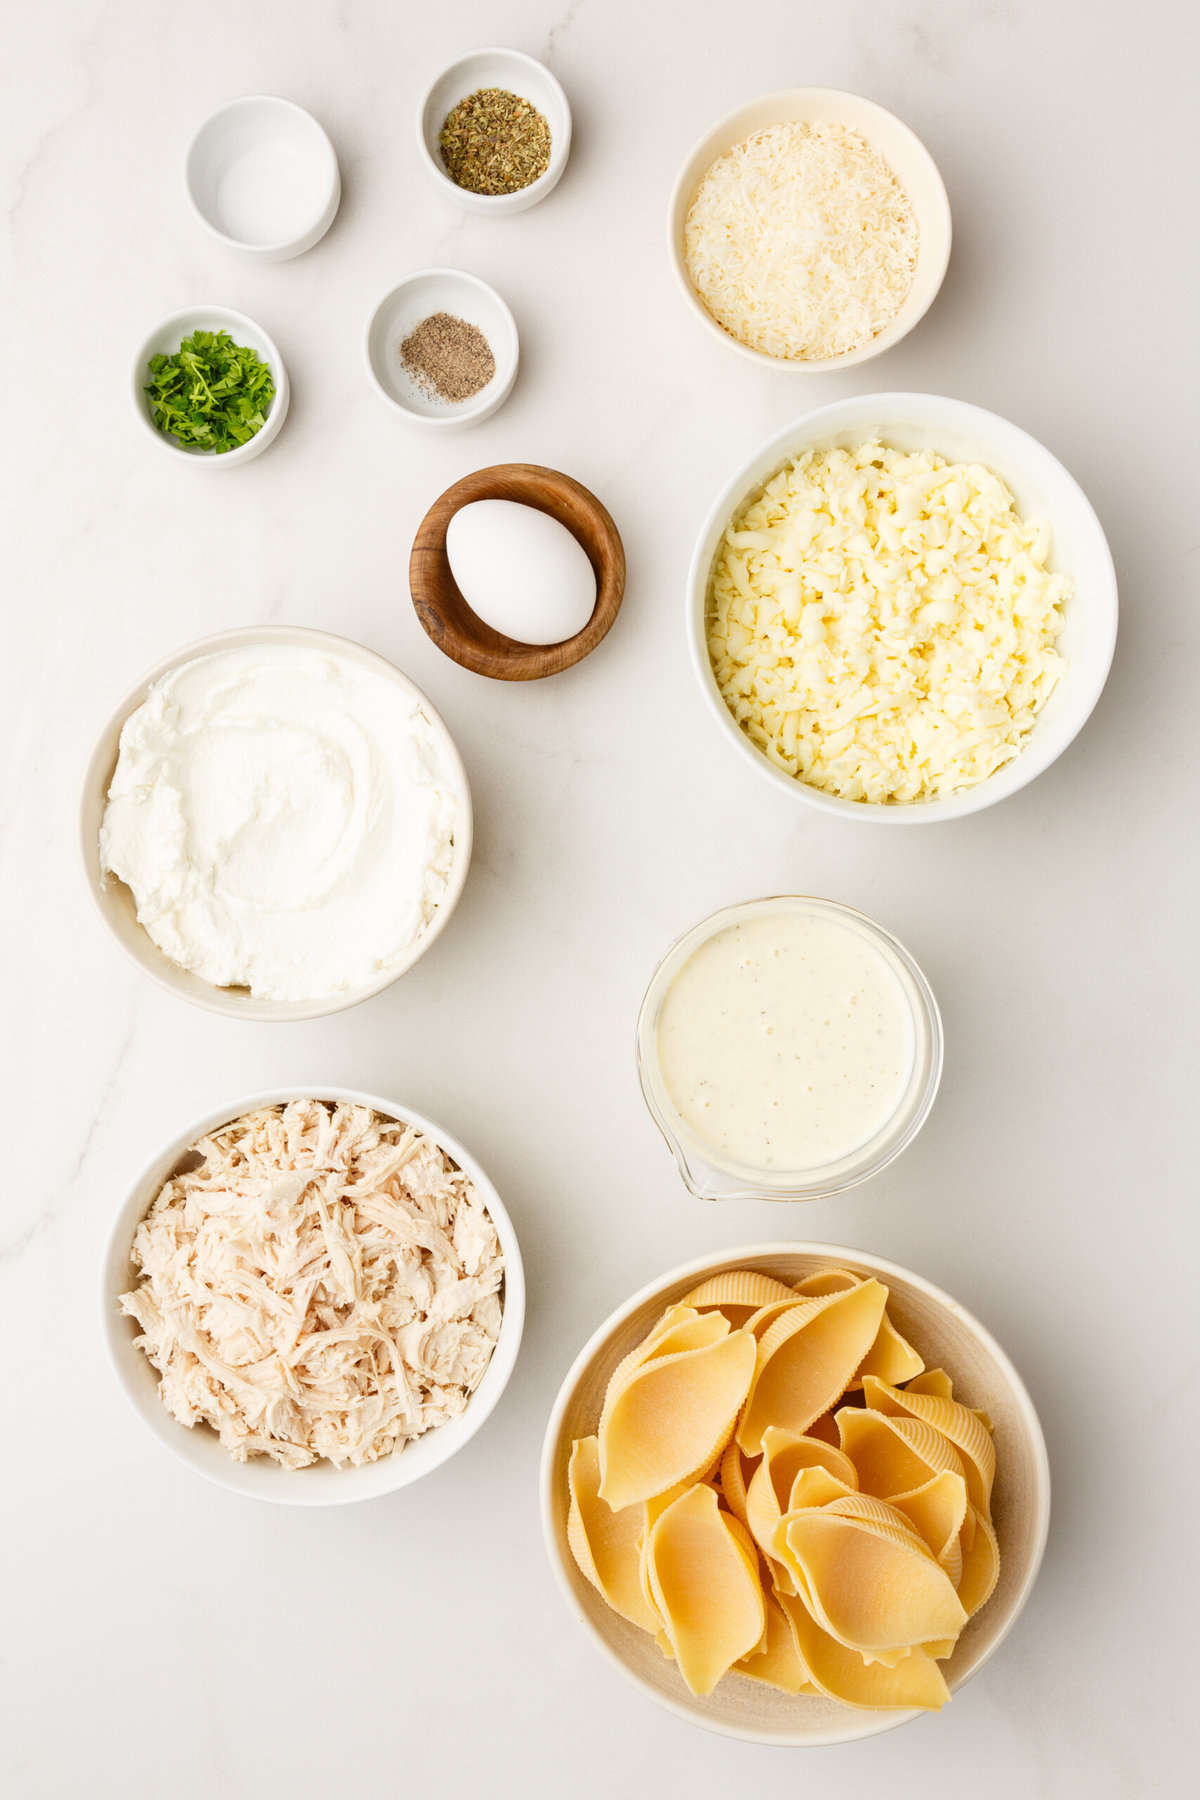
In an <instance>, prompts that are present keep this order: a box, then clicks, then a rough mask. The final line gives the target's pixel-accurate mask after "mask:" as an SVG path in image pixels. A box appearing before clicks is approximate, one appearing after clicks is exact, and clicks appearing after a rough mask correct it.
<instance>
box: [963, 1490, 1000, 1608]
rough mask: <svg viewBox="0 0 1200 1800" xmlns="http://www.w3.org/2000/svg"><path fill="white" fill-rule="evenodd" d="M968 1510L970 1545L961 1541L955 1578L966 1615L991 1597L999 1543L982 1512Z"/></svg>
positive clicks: (994, 1581)
mask: <svg viewBox="0 0 1200 1800" xmlns="http://www.w3.org/2000/svg"><path fill="white" fill-rule="evenodd" d="M972 1512H973V1518H972V1525H973V1531H972V1536H971V1544H970V1547H969V1548H968V1547H967V1545H966V1543H965V1542H964V1544H963V1565H962V1574H961V1575H960V1577H959V1581H958V1597H959V1599H960V1600H961V1601H962V1603H963V1606H964V1608H965V1609H966V1613H967V1617H968V1618H970V1617H972V1616H973V1615H974V1614H975V1613H977V1612H978V1611H979V1609H980V1607H981V1606H983V1605H985V1604H986V1603H987V1601H989V1600H990V1599H991V1597H992V1594H993V1593H994V1592H995V1588H996V1583H997V1581H998V1580H999V1579H1000V1545H999V1543H998V1542H997V1539H996V1528H995V1526H994V1525H993V1524H992V1521H991V1520H990V1519H988V1518H985V1517H984V1515H983V1514H982V1513H979V1512H974V1509H972Z"/></svg>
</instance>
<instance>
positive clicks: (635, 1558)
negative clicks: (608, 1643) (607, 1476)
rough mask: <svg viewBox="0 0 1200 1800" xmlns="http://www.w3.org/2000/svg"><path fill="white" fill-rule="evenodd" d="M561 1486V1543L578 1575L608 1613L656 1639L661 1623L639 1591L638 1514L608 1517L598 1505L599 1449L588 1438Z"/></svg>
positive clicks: (579, 1443) (636, 1510)
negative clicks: (564, 1511)
mask: <svg viewBox="0 0 1200 1800" xmlns="http://www.w3.org/2000/svg"><path fill="white" fill-rule="evenodd" d="M567 1485H568V1489H569V1491H570V1496H571V1505H570V1510H569V1512H568V1515H567V1543H568V1544H569V1545H570V1549H571V1554H572V1556H573V1557H574V1558H575V1561H576V1562H577V1563H578V1565H579V1568H580V1570H581V1571H582V1573H583V1574H584V1575H585V1576H586V1577H587V1579H588V1580H589V1581H590V1582H591V1584H592V1586H593V1587H594V1588H595V1589H596V1591H597V1593H599V1594H600V1595H601V1596H602V1597H603V1598H604V1599H605V1600H607V1602H608V1604H609V1605H610V1606H611V1607H612V1609H613V1611H614V1612H619V1613H620V1615H621V1617H622V1618H623V1619H628V1620H629V1622H630V1624H631V1625H637V1626H640V1628H641V1629H642V1630H643V1631H649V1632H653V1633H655V1634H657V1633H658V1632H659V1631H661V1630H662V1620H661V1619H660V1618H659V1616H658V1614H657V1612H655V1610H654V1609H653V1607H652V1606H651V1605H649V1604H648V1603H647V1600H646V1597H645V1595H644V1594H643V1591H642V1582H641V1561H642V1532H643V1527H644V1519H643V1513H642V1509H641V1507H638V1506H628V1507H623V1508H622V1510H621V1511H620V1512H614V1511H613V1510H612V1508H611V1506H609V1505H608V1503H607V1502H606V1501H604V1500H601V1498H600V1448H599V1444H598V1443H597V1441H596V1439H595V1438H594V1437H588V1438H579V1439H577V1440H576V1442H575V1443H574V1444H573V1445H572V1447H571V1460H570V1463H569V1465H568V1468H567Z"/></svg>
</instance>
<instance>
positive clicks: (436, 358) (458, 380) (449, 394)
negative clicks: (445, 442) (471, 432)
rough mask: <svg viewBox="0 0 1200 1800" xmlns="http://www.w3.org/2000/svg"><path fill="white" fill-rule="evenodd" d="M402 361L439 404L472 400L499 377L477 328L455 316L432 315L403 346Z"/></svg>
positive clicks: (423, 320) (486, 342) (482, 336)
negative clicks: (434, 396) (441, 401)
mask: <svg viewBox="0 0 1200 1800" xmlns="http://www.w3.org/2000/svg"><path fill="white" fill-rule="evenodd" d="M400 360H401V362H402V363H403V364H404V367H405V368H406V369H407V370H408V372H409V374H410V375H411V376H412V378H413V380H414V381H415V382H416V383H417V385H418V386H419V387H421V388H423V389H424V390H425V392H426V393H427V394H434V395H436V396H437V398H438V399H439V400H451V401H462V400H469V399H470V398H471V396H472V395H473V394H477V393H478V392H479V391H480V389H481V388H485V387H486V386H487V384H488V382H489V381H490V380H491V379H492V376H493V375H494V374H495V373H496V359H495V357H494V356H493V355H492V349H491V345H490V344H489V343H488V341H487V339H486V338H485V337H484V335H483V333H482V331H480V329H479V327H478V326H477V325H470V324H468V322H467V321H466V319H456V318H455V317H454V315H453V314H452V313H445V312H438V313H430V315H429V317H428V318H427V319H422V320H421V323H420V324H419V325H418V326H416V327H415V329H414V330H412V331H410V332H409V334H408V336H407V337H406V338H405V340H404V342H403V343H402V344H401V346H400Z"/></svg>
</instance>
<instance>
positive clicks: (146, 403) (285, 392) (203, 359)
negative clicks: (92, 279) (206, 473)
mask: <svg viewBox="0 0 1200 1800" xmlns="http://www.w3.org/2000/svg"><path fill="white" fill-rule="evenodd" d="M132 385H133V404H134V407H135V410H136V411H137V415H138V417H139V418H140V419H141V421H142V423H143V425H144V426H145V427H146V430H147V431H148V432H149V433H150V435H151V436H152V437H153V438H154V439H155V441H156V442H157V443H158V444H160V445H161V446H162V448H163V449H164V450H166V451H167V452H169V454H170V455H172V456H187V457H190V458H191V459H192V460H193V461H194V462H199V463H208V464H211V465H212V466H214V467H216V468H232V467H233V466H234V465H235V464H237V463H244V462H249V461H250V459H251V458H252V457H255V456H259V455H261V454H262V452H263V451H264V450H265V449H266V447H267V445H268V444H270V443H272V442H273V441H274V439H275V438H276V437H277V436H278V435H279V429H280V427H281V425H282V424H283V421H284V420H285V419H286V417H287V410H288V399H289V397H290V389H289V385H288V375H287V370H286V368H285V367H284V364H283V358H282V357H281V356H280V354H279V351H278V349H277V348H276V346H275V344H274V342H273V340H272V339H271V338H270V337H268V335H267V333H266V332H265V331H264V330H263V329H262V327H261V325H256V324H255V323H254V321H253V319H248V318H247V317H246V315H245V314H244V313H239V312H233V311H232V310H231V309H230V308H229V307H227V306H193V307H188V308H187V310H186V311H184V312H177V313H172V314H171V316H170V317H169V318H167V319H164V320H163V321H162V324H161V325H159V326H157V327H156V328H155V330H154V331H152V332H151V333H150V336H149V337H148V338H147V339H146V341H145V343H144V344H143V345H142V347H141V350H140V351H139V353H138V356H137V359H136V361H135V362H134V365H133V384H132Z"/></svg>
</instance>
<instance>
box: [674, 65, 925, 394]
mask: <svg viewBox="0 0 1200 1800" xmlns="http://www.w3.org/2000/svg"><path fill="white" fill-rule="evenodd" d="M801 124H809V125H818V124H835V125H845V126H847V127H848V128H849V129H850V130H851V131H856V132H857V133H858V135H859V136H860V137H862V138H864V139H865V140H866V141H867V143H868V144H870V145H871V147H872V148H873V149H874V150H876V151H878V153H879V155H880V156H882V158H883V160H884V161H885V162H886V163H887V164H888V166H889V168H890V169H891V171H892V173H893V174H894V175H895V176H896V178H897V180H898V181H899V182H900V184H901V186H902V187H903V188H904V189H905V190H906V192H907V194H908V197H909V199H910V201H911V202H912V206H913V210H914V212H915V213H916V216H917V227H918V230H919V232H920V242H919V245H918V249H917V268H916V273H915V275H914V277H913V284H912V287H911V288H910V289H909V292H908V297H907V298H906V300H905V302H904V304H903V306H902V307H901V308H900V311H899V312H898V313H897V314H896V317H895V318H894V319H893V320H892V322H891V324H890V325H888V326H887V327H886V328H885V329H884V330H883V331H881V332H879V333H878V334H877V335H876V336H875V337H873V338H872V339H871V340H870V342H869V343H866V344H862V345H860V346H859V348H858V349H857V350H847V351H846V352H845V353H844V354H843V355H841V356H826V357H813V358H809V359H807V360H806V359H801V358H797V357H785V356H768V355H767V353H766V351H764V350H753V349H751V347H750V345H749V344H743V343H742V342H741V340H740V339H739V338H736V337H734V336H733V334H732V332H729V331H726V329H725V327H724V326H723V325H718V323H717V321H716V319H714V318H713V315H712V314H711V313H710V312H709V310H708V308H707V306H705V304H704V302H703V300H702V299H701V298H700V296H699V294H698V293H697V292H696V290H695V288H694V287H693V286H692V281H691V277H690V275H689V274H688V271H687V264H686V262H685V260H684V254H683V226H684V220H685V219H686V218H687V215H688V209H689V208H690V206H691V204H692V201H693V199H694V198H695V195H696V189H697V188H698V187H699V185H700V182H701V180H702V179H703V177H704V175H705V173H706V172H707V170H708V169H709V168H710V167H711V165H712V164H713V163H714V162H715V161H716V159H717V157H718V156H723V155H724V154H725V152H726V151H727V150H732V148H733V146H734V145H735V144H740V143H743V142H744V141H745V140H746V139H747V138H749V137H753V136H754V135H755V133H756V132H759V131H765V130H766V129H767V128H768V127H770V126H772V125H801ZM667 220H668V226H667V241H668V249H669V252H670V257H671V266H672V267H673V268H674V270H675V273H676V275H677V276H678V278H679V284H680V287H681V288H682V290H683V295H684V298H685V300H686V301H687V303H688V305H689V306H690V307H691V308H692V311H693V312H694V313H695V314H696V315H697V317H698V318H700V319H701V320H702V321H703V323H704V324H705V325H706V326H707V327H708V329H709V330H710V331H712V332H714V333H715V334H716V336H717V337H718V338H720V340H721V342H722V343H723V344H727V345H729V347H730V348H731V349H733V350H736V351H738V352H739V353H740V354H741V355H742V356H748V357H750V358H751V360H752V361H754V362H757V363H761V364H763V365H765V366H766V367H767V368H772V369H787V370H789V371H790V372H791V373H793V374H800V375H804V374H807V375H824V374H828V373H829V372H830V370H833V369H848V368H851V367H852V366H853V364H855V363H861V362H867V361H868V360H869V359H870V358H871V357H872V356H880V355H882V353H883V352H884V351H885V350H890V349H891V347H892V345H893V344H898V343H899V342H900V339H901V338H902V337H907V335H908V333H909V332H910V331H911V330H912V328H913V326H914V325H915V324H916V323H917V322H918V320H919V319H921V318H923V317H924V315H925V313H926V312H927V311H928V310H929V308H930V306H932V304H933V301H934V298H935V297H936V295H937V291H938V289H939V288H940V287H941V285H942V280H943V277H944V276H945V273H946V265H947V264H948V263H949V261H950V202H949V200H948V199H947V198H946V189H945V187H944V185H943V183H942V178H941V176H940V175H939V173H938V168H937V164H936V163H935V162H934V160H933V158H932V156H930V154H929V152H928V150H926V148H925V146H924V144H922V142H921V140H920V139H919V138H918V137H917V136H916V135H915V133H913V132H912V131H910V130H909V128H908V126H907V125H904V124H902V123H901V121H900V120H899V119H897V118H896V117H895V116H894V115H893V114H892V113H890V112H886V111H885V110H884V108H883V107H882V106H876V104H875V102H874V101H873V100H864V99H862V98H861V97H860V96H859V95H858V94H845V93H842V92H841V91H840V90H839V89H837V88H785V89H783V90H782V91H781V92H779V93H776V94H764V95H763V96H762V98H761V99H759V100H752V101H751V102H750V104H749V105H748V106H741V107H739V108H738V110H737V111H736V112H733V113H730V114H729V117H728V118H726V119H722V120H721V122H720V124H718V125H714V126H713V128H712V130H711V131H708V132H706V133H705V135H704V136H703V137H702V138H701V139H700V142H699V143H698V144H697V145H696V146H695V147H694V149H693V150H692V152H691V154H690V155H689V157H688V159H687V161H686V162H685V163H684V165H683V168H682V170H681V171H680V174H679V178H678V180H677V181H676V183H675V187H674V189H673V191H672V194H671V204H670V209H669V211H668V215H667Z"/></svg>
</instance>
